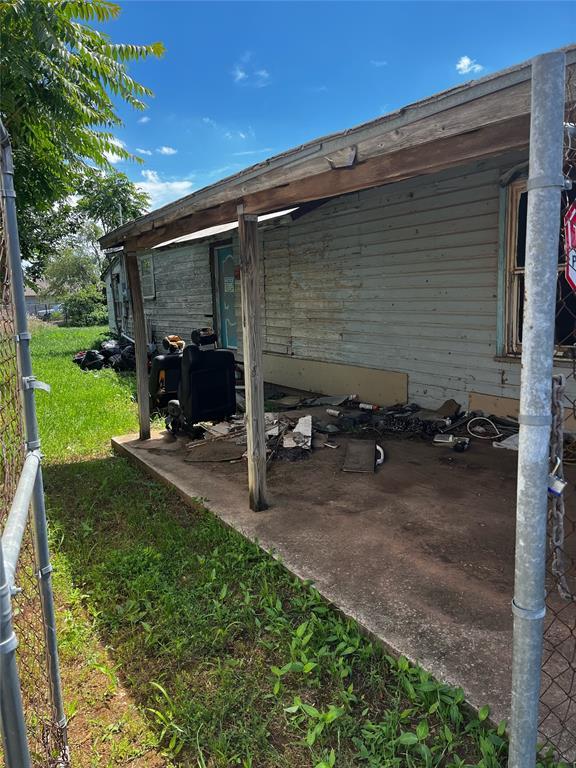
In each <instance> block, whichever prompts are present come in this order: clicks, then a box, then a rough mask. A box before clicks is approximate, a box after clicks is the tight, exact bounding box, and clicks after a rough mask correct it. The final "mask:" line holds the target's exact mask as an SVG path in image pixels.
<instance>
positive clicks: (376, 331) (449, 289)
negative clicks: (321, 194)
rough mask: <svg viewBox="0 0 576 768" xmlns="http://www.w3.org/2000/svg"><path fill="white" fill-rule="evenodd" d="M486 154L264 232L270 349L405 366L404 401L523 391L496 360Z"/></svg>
mask: <svg viewBox="0 0 576 768" xmlns="http://www.w3.org/2000/svg"><path fill="white" fill-rule="evenodd" d="M520 159H521V158H520V156H518V155H516V156H509V157H507V158H500V159H491V160H487V161H483V162H479V163H476V164H475V165H474V166H470V167H468V168H465V169H463V168H458V169H452V170H450V171H447V172H444V173H441V174H437V175H434V176H428V177H420V178H418V179H411V180H409V181H404V182H399V183H396V184H392V185H389V186H386V187H380V188H377V189H372V190H367V191H363V192H359V193H355V194H352V195H347V196H345V197H341V198H337V199H335V200H334V201H331V202H328V203H326V204H324V205H323V206H321V207H320V208H318V209H316V210H315V211H313V212H311V213H309V214H307V215H306V216H304V217H302V218H300V219H298V220H297V221H295V222H293V223H292V224H291V225H290V226H289V227H288V228H283V229H280V228H279V229H277V230H275V231H274V230H273V231H270V232H265V233H264V235H263V241H264V245H263V250H264V254H265V272H266V283H265V284H266V296H267V300H266V338H267V348H268V349H269V350H270V351H277V352H286V353H288V354H291V355H294V356H296V357H300V358H307V359H316V360H322V361H329V362H337V363H344V364H350V365H356V366H367V367H370V368H379V369H380V368H381V369H384V370H393V371H399V372H404V373H407V374H408V377H409V389H408V391H409V399H410V400H413V401H416V402H419V403H422V404H425V405H430V406H432V405H437V404H439V403H441V402H442V401H443V400H445V399H446V398H449V397H453V398H455V399H456V400H458V401H459V402H461V403H462V404H463V405H468V394H469V393H470V392H480V393H484V394H489V395H493V396H505V397H514V398H516V397H518V381H519V378H518V374H519V365H518V363H517V362H516V361H511V362H504V363H502V362H499V361H497V360H496V359H495V356H496V326H497V301H498V298H497V283H498V249H499V237H498V225H499V179H500V176H501V174H502V172H503V171H505V170H507V169H508V168H510V167H511V165H513V164H514V163H518V161H519V160H520Z"/></svg>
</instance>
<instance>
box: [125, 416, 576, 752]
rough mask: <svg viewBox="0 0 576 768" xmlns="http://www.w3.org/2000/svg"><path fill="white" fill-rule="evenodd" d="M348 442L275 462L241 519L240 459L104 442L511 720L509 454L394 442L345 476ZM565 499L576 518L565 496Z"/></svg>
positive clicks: (173, 445) (176, 447)
mask: <svg viewBox="0 0 576 768" xmlns="http://www.w3.org/2000/svg"><path fill="white" fill-rule="evenodd" d="M313 410H314V409H308V410H307V411H306V412H308V413H310V412H313ZM290 415H291V416H292V415H294V412H291V414H290ZM348 439H350V438H347V437H344V436H340V435H338V436H337V437H336V438H335V442H338V443H339V444H340V447H339V448H338V449H337V450H331V449H329V448H324V449H318V450H315V451H313V452H312V456H311V458H310V459H308V460H304V461H297V462H288V461H281V460H276V461H274V462H273V463H272V464H271V466H270V467H269V473H268V485H269V494H270V497H271V502H272V506H271V508H270V509H269V510H267V511H266V512H260V513H254V512H251V511H250V510H249V508H248V504H247V495H248V494H247V478H246V474H247V473H246V464H245V462H244V461H239V462H237V463H185V462H184V458H185V456H186V454H187V451H186V443H187V442H189V441H188V440H186V439H179V440H177V441H175V440H174V439H173V438H172V437H171V436H169V435H167V434H165V433H155V434H153V436H152V438H151V439H150V440H148V441H145V442H140V441H139V440H137V439H136V438H135V437H134V436H133V435H132V436H130V435H129V436H124V437H118V438H114V439H113V440H112V444H113V447H114V449H115V451H116V452H117V453H119V454H121V455H124V456H127V457H129V458H130V459H132V460H133V461H136V462H137V463H138V464H139V465H140V466H142V467H143V468H144V469H146V470H147V471H148V472H149V473H151V474H152V475H154V476H155V477H156V478H158V479H160V480H162V481H163V482H166V483H167V484H169V485H171V486H172V487H173V488H174V489H175V490H176V491H177V492H178V493H179V494H180V495H181V496H182V497H183V498H184V499H188V500H190V499H193V498H196V499H197V498H198V497H201V498H202V499H203V500H204V501H205V503H206V506H207V507H208V508H209V509H210V510H211V511H212V512H213V513H214V514H216V515H218V516H219V517H220V518H221V519H222V520H223V521H225V522H226V523H227V524H229V525H230V526H232V527H233V528H235V529H236V530H238V531H240V532H241V533H242V534H244V535H245V536H247V537H249V538H251V539H257V540H258V542H259V544H260V545H261V546H262V547H263V548H264V549H266V550H268V551H271V552H274V553H276V554H277V555H278V556H280V557H281V559H282V561H283V562H284V564H285V565H286V567H287V568H288V569H289V570H290V571H292V572H293V573H295V574H296V575H297V576H299V577H301V578H303V579H309V580H311V581H312V582H313V583H314V586H315V587H316V588H317V589H318V590H319V592H320V593H321V594H322V595H324V597H326V598H327V599H328V600H329V601H330V602H332V603H333V604H334V605H335V606H337V607H338V608H339V609H340V610H342V611H343V612H344V613H345V614H346V615H348V616H350V617H353V618H354V619H356V620H357V621H358V622H359V623H360V624H361V625H362V626H363V627H364V629H365V630H367V631H368V632H370V633H372V634H373V635H375V636H376V637H377V638H379V639H380V640H381V641H382V642H383V643H384V644H385V645H386V646H387V647H388V648H389V649H390V650H392V651H393V652H394V653H396V654H400V653H402V654H404V655H405V656H407V657H408V658H410V659H411V660H413V661H416V662H418V663H419V664H421V665H422V666H423V667H424V668H425V669H427V670H428V671H429V672H431V673H432V674H433V675H435V676H436V677H437V678H438V679H439V680H442V681H444V682H447V683H450V684H452V685H456V686H460V687H462V688H463V689H464V691H465V693H466V697H467V699H468V701H469V702H470V703H471V704H472V705H473V706H475V707H479V706H482V705H484V704H489V705H490V707H491V711H492V718H493V719H494V720H499V719H501V718H508V717H509V707H510V685H511V660H512V616H511V609H510V601H511V598H512V591H513V578H514V527H515V526H514V517H515V493H516V490H515V489H516V482H515V476H516V460H517V454H516V453H515V452H511V451H506V450H497V449H494V448H493V447H492V445H491V443H489V442H487V444H486V443H482V442H481V441H479V440H475V441H473V445H472V447H471V449H470V450H469V451H468V452H466V453H461V454H458V453H454V452H453V451H452V450H450V449H447V448H439V447H435V446H433V445H431V444H430V443H426V442H423V441H420V440H414V439H411V440H407V439H401V438H390V439H386V440H385V441H384V443H383V444H384V446H385V449H386V454H387V458H386V463H385V464H384V465H383V466H382V467H380V468H378V470H377V471H376V473H375V474H374V475H367V474H350V473H344V472H342V471H341V466H342V462H343V458H344V450H345V443H346V440H348ZM573 487H574V484H573V482H572V483H571V488H573ZM566 502H567V508H568V509H570V510H571V511H572V512H573V511H574V493H573V491H571V492H570V493H569V494H568V495H567V498H566ZM575 695H576V693H575ZM563 746H564V745H563ZM571 746H572V745H570V747H571ZM566 747H568V745H566Z"/></svg>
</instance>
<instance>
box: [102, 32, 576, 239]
mask: <svg viewBox="0 0 576 768" xmlns="http://www.w3.org/2000/svg"><path fill="white" fill-rule="evenodd" d="M575 59H576V47H574V46H570V47H569V48H568V49H567V70H568V73H571V72H573V71H575V70H576V65H575ZM530 78H531V62H530V61H527V62H524V63H523V64H521V65H518V66H517V67H514V68H512V69H511V70H507V71H503V72H499V73H496V74H495V75H493V76H490V77H488V78H483V79H481V80H477V81H473V82H471V83H466V84H465V85H463V86H459V87H457V88H454V89H451V90H449V91H445V92H443V93H439V94H434V95H433V96H431V97H429V98H427V99H424V100H423V101H421V102H416V103H414V104H409V105H407V106H406V107H404V108H403V109H401V110H398V111H397V112H395V113H393V114H390V115H385V116H383V117H381V118H378V119H376V120H372V121H369V122H368V123H364V124H363V125H359V126H355V127H352V128H349V129H347V130H346V131H341V132H339V133H335V134H331V135H328V136H322V137H320V138H318V139H316V140H314V141H312V142H309V143H307V144H305V145H302V146H300V147H296V148H294V149H291V150H288V151H287V152H284V153H282V154H280V155H277V156H275V157H272V158H269V159H267V160H265V161H263V162H261V163H259V164H256V165H255V166H252V167H250V168H248V169H245V170H243V171H240V172H239V173H237V174H235V175H233V176H231V177H229V178H227V179H223V180H222V181H220V182H216V183H215V184H213V185H211V186H210V187H207V188H205V189H202V190H199V191H198V192H194V193H192V194H191V195H188V196H187V197H184V198H182V199H181V200H178V201H175V202H174V203H170V204H169V205H167V206H164V207H163V208H161V209H159V210H157V211H154V212H152V213H151V214H148V215H147V216H144V217H141V218H140V219H137V220H136V221H134V222H131V223H129V224H127V225H124V226H123V227H119V228H118V229H117V230H115V231H114V232H111V233H108V234H107V235H105V236H104V237H103V238H102V239H101V244H102V247H103V248H109V247H112V246H114V245H116V244H119V243H122V242H125V241H126V240H127V239H129V238H132V237H135V236H137V235H140V234H143V233H145V232H148V231H150V230H152V229H154V228H158V227H161V226H164V225H165V224H168V223H170V222H175V221H177V220H179V219H181V218H182V217H185V216H189V215H191V214H193V213H194V212H199V211H201V210H206V209H207V208H210V207H214V206H217V205H222V204H223V203H227V202H231V201H239V200H241V199H243V198H244V197H245V196H246V195H249V194H252V193H255V192H259V191H264V190H266V189H270V188H274V187H276V186H278V185H280V184H282V183H290V182H293V181H296V180H300V179H303V178H306V177H310V176H313V175H316V174H321V173H323V172H325V171H326V170H328V168H329V167H330V162H329V158H331V157H332V156H333V155H334V154H335V153H336V154H337V155H338V156H339V155H340V154H342V153H344V155H346V153H348V154H350V153H351V152H352V151H353V148H354V147H356V151H355V153H354V162H359V163H360V162H363V161H366V160H368V159H370V158H371V157H375V156H378V155H382V154H389V153H391V152H396V151H398V150H400V149H402V148H409V147H419V146H421V145H422V144H425V143H427V142H429V141H433V140H436V139H439V138H445V137H455V136H457V135H461V134H463V133H466V132H467V131H468V130H470V129H471V128H472V129H477V128H480V127H483V126H489V125H495V124H498V123H500V122H503V121H509V120H511V119H514V118H517V117H521V116H526V115H528V114H529V112H530ZM336 165H338V164H336Z"/></svg>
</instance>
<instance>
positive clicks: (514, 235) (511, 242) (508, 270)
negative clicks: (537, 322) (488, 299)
mask: <svg viewBox="0 0 576 768" xmlns="http://www.w3.org/2000/svg"><path fill="white" fill-rule="evenodd" d="M527 185H528V178H527V176H526V175H522V176H521V177H519V178H516V179H514V181H511V182H510V183H509V184H508V185H507V186H506V196H505V200H506V221H505V234H504V248H505V258H504V269H505V278H504V285H505V288H504V350H503V352H504V356H506V357H508V358H513V359H519V358H520V355H521V353H522V342H521V341H520V340H519V333H518V332H519V328H520V307H519V304H520V301H519V296H520V293H519V287H518V282H519V280H520V278H521V277H522V276H523V275H525V273H526V265H524V266H523V267H518V266H517V265H516V258H517V245H518V207H519V203H520V197H521V195H522V194H524V193H525V192H526V191H527ZM565 268H566V265H565V263H564V262H562V261H558V267H557V274H558V275H562V274H564V271H565ZM556 306H557V304H556ZM568 350H570V353H571V352H572V350H573V347H572V345H570V344H556V343H555V344H554V359H555V360H556V361H557V362H560V361H566V359H567V352H568Z"/></svg>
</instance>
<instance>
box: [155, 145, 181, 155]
mask: <svg viewBox="0 0 576 768" xmlns="http://www.w3.org/2000/svg"><path fill="white" fill-rule="evenodd" d="M156 152H158V154H159V155H175V154H176V153H177V152H178V150H177V149H174V147H158V149H157V150H156Z"/></svg>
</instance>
